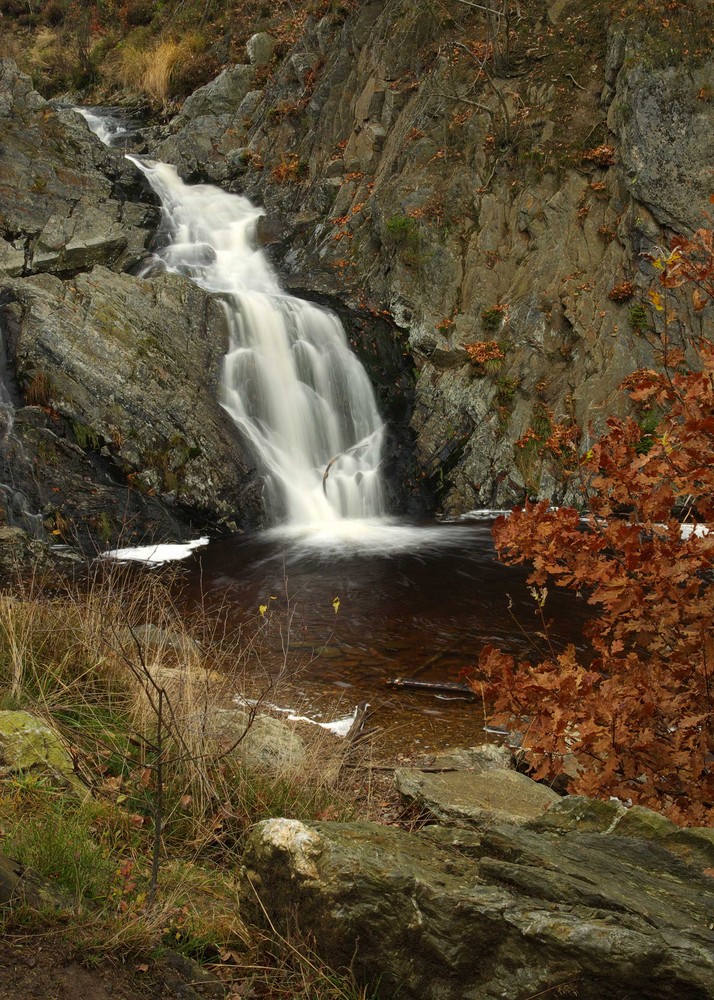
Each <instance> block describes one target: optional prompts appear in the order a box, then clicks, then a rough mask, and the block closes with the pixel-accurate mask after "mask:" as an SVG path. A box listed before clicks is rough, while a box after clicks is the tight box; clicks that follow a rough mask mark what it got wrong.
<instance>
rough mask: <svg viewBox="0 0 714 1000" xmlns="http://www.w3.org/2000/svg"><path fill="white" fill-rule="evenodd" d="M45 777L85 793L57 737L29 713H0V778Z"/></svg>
mask: <svg viewBox="0 0 714 1000" xmlns="http://www.w3.org/2000/svg"><path fill="white" fill-rule="evenodd" d="M27 771H32V772H35V773H39V774H44V775H47V776H48V777H50V778H51V779H52V780H54V781H56V782H59V783H60V784H61V785H64V786H67V787H70V788H73V789H74V790H75V791H82V790H84V786H83V785H82V783H81V782H80V781H79V779H78V778H77V777H76V775H75V773H74V765H73V763H72V758H71V757H70V755H69V752H68V751H67V748H66V746H65V744H64V742H63V741H62V739H61V737H60V736H59V734H58V733H57V732H56V731H55V730H54V729H52V728H51V727H50V726H49V725H48V724H47V723H46V722H44V721H42V720H41V719H38V718H37V717H36V716H34V715H31V714H30V712H24V711H12V712H10V711H8V712H0V774H3V773H4V774H22V773H25V772H27Z"/></svg>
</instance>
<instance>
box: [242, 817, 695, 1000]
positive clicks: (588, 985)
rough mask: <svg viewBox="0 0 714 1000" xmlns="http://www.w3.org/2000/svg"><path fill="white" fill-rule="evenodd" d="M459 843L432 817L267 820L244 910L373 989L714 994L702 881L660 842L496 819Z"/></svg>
mask: <svg viewBox="0 0 714 1000" xmlns="http://www.w3.org/2000/svg"><path fill="white" fill-rule="evenodd" d="M466 851H467V852H468V853H466ZM466 851H465V850H464V849H463V847H459V846H458V845H454V846H452V845H451V844H450V843H449V842H448V838H446V837H435V836H434V835H433V832H432V831H431V828H427V829H426V830H425V831H424V832H422V833H419V834H408V833H405V832H404V831H401V830H396V829H393V828H385V827H380V826H378V825H376V824H370V823H348V824H338V823H313V824H303V823H300V822H298V821H295V820H284V819H273V820H266V821H265V822H263V823H259V824H258V825H257V826H256V828H255V829H254V830H253V832H252V833H251V835H250V838H249V840H248V844H247V850H246V854H245V858H244V860H245V865H246V874H245V878H246V879H247V880H250V883H251V886H250V887H246V893H245V906H246V909H247V910H249V911H251V915H253V916H254V917H255V918H256V919H264V918H263V917H262V916H261V910H260V908H259V906H258V904H257V903H256V901H255V892H257V893H258V895H259V896H260V900H261V903H262V905H263V906H264V907H265V910H266V912H267V914H268V916H269V918H270V919H271V921H272V922H273V923H274V924H275V926H277V927H278V929H279V930H285V929H286V928H287V926H288V925H289V924H290V922H291V921H292V922H293V926H294V922H295V920H297V922H298V927H299V928H301V929H303V930H308V929H309V930H310V933H311V934H312V935H313V937H314V940H315V941H316V946H317V949H318V951H319V953H320V954H321V955H322V956H323V957H324V958H325V959H326V960H327V961H329V962H331V963H333V964H334V965H336V966H339V965H349V966H350V968H351V969H353V970H354V971H355V972H356V974H357V976H358V978H359V979H360V981H362V982H364V983H365V984H367V985H368V986H370V987H373V988H375V989H376V991H377V995H379V996H381V997H385V998H387V997H392V996H394V995H395V994H398V995H399V996H400V997H403V998H405V1000H497V998H499V1000H522V998H523V997H525V996H535V995H537V994H538V993H539V992H544V991H552V990H554V989H557V988H558V987H563V988H565V986H566V984H567V985H569V986H573V987H574V988H576V989H577V994H578V997H580V998H581V1000H602V997H603V996H608V997H612V998H614V1000H641V998H642V997H645V996H646V997H647V998H648V1000H682V998H683V997H687V998H691V1000H695V998H696V1000H704V998H705V997H707V996H709V995H711V993H712V991H713V990H714V931H713V930H712V929H711V927H710V924H711V913H712V906H714V885H713V884H712V880H711V879H707V878H706V877H705V876H702V875H701V874H699V873H698V872H697V871H696V870H695V869H693V868H690V867H689V866H687V865H686V864H684V863H682V862H681V861H680V860H678V859H676V858H674V857H673V856H672V855H671V854H669V853H668V852H667V851H665V850H663V849H662V848H660V847H658V846H656V845H653V844H651V843H646V842H644V841H639V840H635V839H630V838H615V837H607V836H602V835H600V834H583V833H575V832H570V833H565V834H538V833H535V832H533V831H528V830H524V829H520V828H516V827H512V826H503V827H499V828H497V829H495V830H493V831H490V832H487V833H485V834H484V835H483V836H482V838H481V839H480V840H478V839H476V838H474V839H472V840H471V842H470V844H469V845H468V846H467V848H466ZM576 984H577V985H576Z"/></svg>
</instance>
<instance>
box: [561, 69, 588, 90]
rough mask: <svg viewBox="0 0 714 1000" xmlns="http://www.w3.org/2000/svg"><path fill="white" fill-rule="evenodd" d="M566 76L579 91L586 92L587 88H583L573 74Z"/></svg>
mask: <svg viewBox="0 0 714 1000" xmlns="http://www.w3.org/2000/svg"><path fill="white" fill-rule="evenodd" d="M565 75H566V77H567V78H568V80H572V82H573V83H574V84H575V86H576V87H577V88H578V90H585V87H581V85H580V84H579V83H578V81H577V80H576V79H575V77H574V76H573V74H572V73H566V74H565Z"/></svg>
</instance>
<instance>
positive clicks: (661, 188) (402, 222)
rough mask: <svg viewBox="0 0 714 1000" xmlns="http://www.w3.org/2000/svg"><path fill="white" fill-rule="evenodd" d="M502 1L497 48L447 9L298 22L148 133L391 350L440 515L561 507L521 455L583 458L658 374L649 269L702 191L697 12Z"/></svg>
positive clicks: (302, 281) (705, 48)
mask: <svg viewBox="0 0 714 1000" xmlns="http://www.w3.org/2000/svg"><path fill="white" fill-rule="evenodd" d="M509 7H510V24H509V29H510V33H509V36H508V44H507V45H506V41H505V38H506V34H505V32H504V30H503V28H499V27H497V26H495V25H494V24H493V23H489V22H488V19H487V18H486V16H485V15H484V14H483V12H480V11H479V10H478V9H477V8H474V7H473V5H472V6H471V7H469V6H468V5H465V4H462V3H459V2H453V3H449V4H446V5H440V6H439V7H438V8H437V7H435V6H433V5H432V4H430V3H429V2H428V0H425V2H420V3H417V4H416V5H415V4H413V3H408V4H407V3H405V2H402V0H390V2H388V3H386V4H383V3H379V4H376V3H375V4H367V5H364V6H361V7H360V9H359V10H358V11H357V12H356V13H354V14H351V15H349V16H347V18H346V19H345V16H344V14H341V15H336V14H329V15H328V16H326V17H324V18H323V19H322V20H320V21H318V22H316V23H315V22H311V21H309V20H308V22H307V23H306V24H305V27H304V30H303V32H302V35H301V37H300V38H299V40H298V41H297V43H296V44H295V45H294V47H293V48H292V49H291V50H289V51H288V52H287V53H286V54H284V56H283V57H282V58H278V57H276V56H271V55H269V53H270V51H271V50H270V49H269V48H268V49H267V51H266V52H263V54H262V56H261V55H260V54H259V56H256V54H255V48H254V50H253V56H252V58H253V59H254V62H255V65H253V66H252V67H248V66H238V67H233V68H231V69H228V70H226V71H225V72H224V73H223V74H222V75H221V77H219V78H218V80H217V81H215V82H214V83H213V84H209V85H208V86H207V87H205V88H203V90H202V91H200V92H197V94H195V95H194V96H193V97H192V98H191V99H190V100H189V101H187V102H186V104H185V105H184V108H183V111H182V113H181V115H179V116H178V118H177V119H175V120H174V122H173V123H172V124H171V126H170V127H169V128H168V129H167V130H163V131H160V132H159V133H158V134H155V135H154V137H153V139H152V148H153V149H154V151H155V153H156V155H157V156H160V157H161V158H164V159H167V160H170V161H171V162H174V163H176V164H177V165H178V167H179V169H180V171H181V172H182V174H183V175H184V176H185V177H187V178H194V179H200V178H206V179H209V180H212V181H214V182H216V183H219V184H221V185H223V186H226V187H228V188H230V189H232V190H240V191H244V192H246V193H248V194H249V195H250V196H252V197H253V198H254V199H256V200H259V201H261V202H262V203H264V204H265V205H267V206H268V209H269V211H270V212H271V213H272V214H273V215H274V216H275V218H276V219H277V220H279V222H280V223H281V224H282V226H283V231H282V236H281V237H280V238H278V239H275V240H274V243H273V246H272V251H273V253H274V256H275V258H276V260H278V261H279V263H280V266H281V268H282V270H283V272H284V274H285V275H286V278H287V280H288V282H289V283H290V284H292V285H294V286H296V287H299V288H300V289H302V290H303V291H304V292H305V293H306V294H312V295H316V296H320V295H325V294H329V295H331V296H332V297H333V299H334V298H336V299H337V300H339V301H340V302H341V303H342V304H343V306H344V307H345V308H347V309H349V310H352V311H353V312H354V314H355V315H361V316H362V317H364V318H368V317H369V316H375V315H379V316H380V317H381V318H382V320H383V321H384V322H386V323H388V324H389V326H390V329H391V333H392V336H393V337H394V338H395V340H399V339H400V338H404V340H403V342H404V343H405V349H406V350H407V352H408V354H409V355H410V356H411V358H412V359H413V361H414V363H415V365H416V374H417V376H418V380H417V383H416V390H415V403H414V409H413V415H412V418H411V426H412V431H413V432H414V433H415V435H416V450H417V459H418V465H419V468H420V471H421V474H422V475H423V476H426V477H430V478H431V480H432V482H434V483H435V484H436V485H437V487H438V488H439V490H440V492H441V495H442V498H443V505H444V508H445V509H446V510H447V511H448V512H450V513H459V512H462V511H464V510H467V509H469V508H471V507H474V506H477V505H487V504H496V505H502V504H507V503H511V502H514V501H519V500H522V499H523V497H524V495H526V494H550V495H553V496H555V497H556V498H562V497H563V496H564V495H567V490H565V489H564V487H562V485H561V484H560V481H559V469H558V468H557V466H556V465H554V464H553V463H552V460H551V461H549V460H547V459H545V458H542V457H541V455H540V453H539V448H538V446H537V444H536V446H535V447H531V448H525V449H524V448H520V447H518V446H517V445H516V442H517V441H518V439H520V438H521V437H522V435H523V434H524V433H525V432H527V431H528V430H529V429H530V430H532V431H533V432H534V435H535V438H536V441H541V440H544V439H545V438H546V437H547V436H548V433H549V428H550V426H551V424H552V422H553V420H565V421H568V422H570V421H574V422H576V423H577V424H578V425H579V427H580V429H581V434H582V436H583V439H584V441H587V439H588V437H589V435H590V434H591V433H592V432H593V430H591V428H592V429H594V431H595V432H596V431H597V430H599V429H601V428H602V426H603V422H604V419H605V418H606V417H607V416H608V415H610V414H611V413H613V412H618V411H620V410H621V409H622V407H623V406H624V403H623V401H622V398H621V396H620V395H619V394H618V391H617V388H618V385H619V383H620V381H621V380H622V378H623V377H624V376H625V375H627V374H629V373H630V372H631V371H633V370H634V369H635V368H637V367H640V366H644V365H651V364H652V363H653V360H654V359H653V354H652V351H651V348H650V346H649V345H648V343H647V340H646V338H644V337H643V336H642V335H641V330H642V321H641V319H640V320H639V321H638V319H637V317H638V315H639V316H641V309H642V308H643V306H644V307H646V303H647V289H648V286H649V284H650V282H651V279H652V269H651V265H650V263H649V262H648V260H647V259H646V258H645V257H643V256H642V254H643V253H644V252H647V251H651V250H653V249H654V248H655V247H657V246H658V245H663V244H665V243H666V241H667V239H668V238H669V236H670V235H671V234H672V232H673V231H674V232H689V231H691V230H693V229H695V228H696V227H697V226H699V225H701V224H703V223H704V221H705V220H704V212H705V211H706V209H707V203H708V196H709V193H710V192H711V190H712V188H713V187H714V175H713V173H712V162H713V160H712V153H713V152H714V149H713V148H712V142H713V140H712V136H714V128H713V126H714V105H713V104H712V93H711V86H710V82H709V83H708V82H707V81H711V77H712V61H711V54H710V53H711V48H710V46H709V40H710V39H711V37H712V15H711V9H710V8H708V6H707V4H705V3H699V2H695V0H693V2H691V3H689V4H686V5H680V7H678V9H677V11H676V12H675V14H674V15H672V16H671V17H669V18H668V17H667V16H666V11H663V12H662V17H661V18H660V17H659V16H658V12H657V11H655V10H653V9H648V11H647V13H646V15H645V13H644V12H643V11H640V10H639V9H638V8H637V5H634V4H633V5H625V6H624V7H623V8H622V9H621V10H618V11H617V12H616V13H613V12H612V11H611V8H610V5H609V4H607V3H606V2H604V0H603V2H600V0H598V2H595V3H592V4H588V5H587V6H586V7H585V8H584V7H583V6H582V5H578V4H576V3H574V2H569V0H551V2H549V3H530V2H522V3H517V4H513V3H512V4H510V5H509ZM266 57H267V58H268V59H269V60H270V61H269V62H268V63H267V64H266V65H261V63H262V62H264V60H265V58H266ZM494 66H496V68H495V69H494ZM634 307H637V309H636V310H635V308H634ZM680 315H681V317H682V321H683V324H684V326H686V324H687V323H688V322H689V320H690V317H689V315H688V311H687V305H686V303H683V304H682V305H681V307H680ZM647 322H650V320H648V321H647ZM652 322H654V321H652ZM704 322H705V324H706V328H707V329H711V323H712V318H711V316H710V315H708V314H705V316H704ZM646 325H647V324H645V326H646ZM479 343H486V344H490V345H491V348H492V353H493V354H495V356H494V357H492V358H491V360H490V362H489V363H487V364H485V365H484V364H473V363H472V362H471V360H470V356H469V353H468V352H467V351H466V347H467V346H468V345H473V344H479ZM493 348H496V350H493Z"/></svg>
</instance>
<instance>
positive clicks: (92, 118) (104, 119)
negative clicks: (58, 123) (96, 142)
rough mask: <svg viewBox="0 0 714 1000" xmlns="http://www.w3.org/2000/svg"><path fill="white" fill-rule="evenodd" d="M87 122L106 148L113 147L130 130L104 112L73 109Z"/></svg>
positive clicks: (79, 108)
mask: <svg viewBox="0 0 714 1000" xmlns="http://www.w3.org/2000/svg"><path fill="white" fill-rule="evenodd" d="M72 110H73V111H76V112H77V114H78V115H81V116H82V118H84V120H85V121H86V123H87V125H88V126H89V128H90V129H91V130H92V132H94V134H95V135H96V136H97V138H98V139H101V140H102V142H103V143H104V144H105V145H106V146H112V145H113V144H114V143H115V142H116V140H117V139H119V138H120V137H121V136H123V135H126V134H127V133H128V131H129V130H128V129H127V128H126V127H125V126H124V125H123V124H122V123H121V122H120V121H119V119H117V118H114V117H113V116H112V115H111V114H108V113H107V112H103V113H101V114H95V113H94V111H92V110H91V109H90V108H82V107H80V106H76V107H73V108H72Z"/></svg>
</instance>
